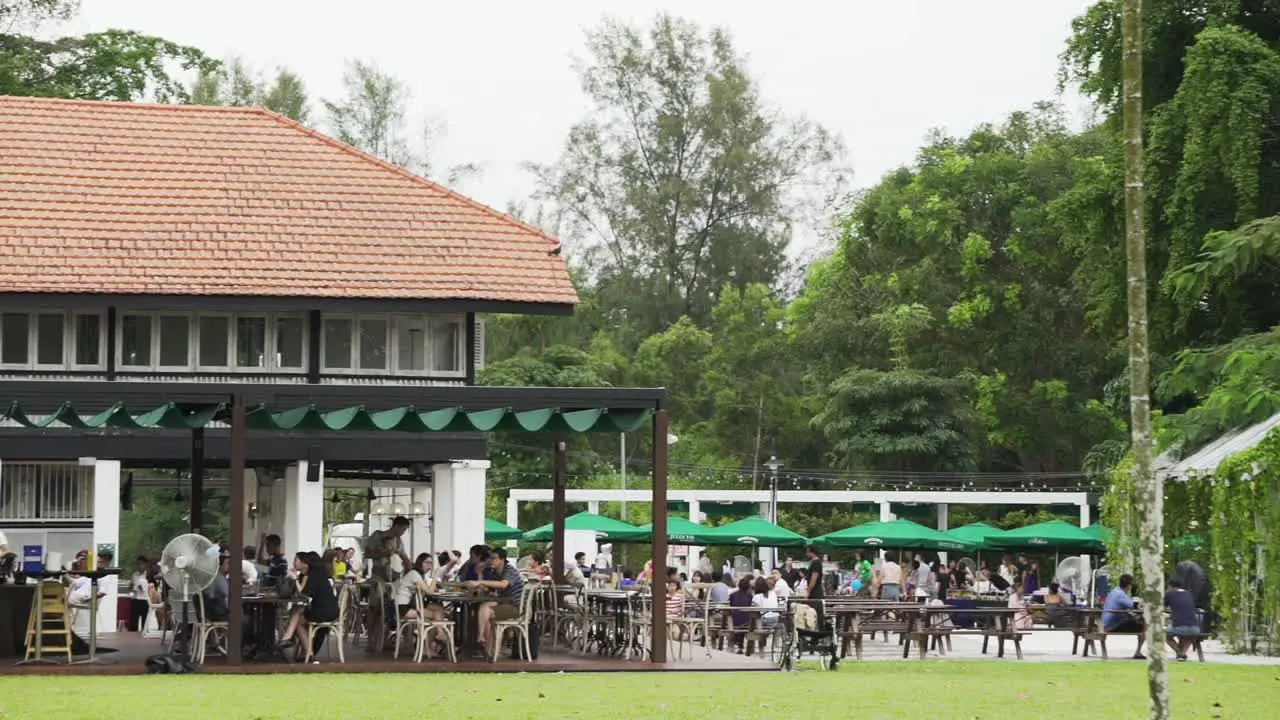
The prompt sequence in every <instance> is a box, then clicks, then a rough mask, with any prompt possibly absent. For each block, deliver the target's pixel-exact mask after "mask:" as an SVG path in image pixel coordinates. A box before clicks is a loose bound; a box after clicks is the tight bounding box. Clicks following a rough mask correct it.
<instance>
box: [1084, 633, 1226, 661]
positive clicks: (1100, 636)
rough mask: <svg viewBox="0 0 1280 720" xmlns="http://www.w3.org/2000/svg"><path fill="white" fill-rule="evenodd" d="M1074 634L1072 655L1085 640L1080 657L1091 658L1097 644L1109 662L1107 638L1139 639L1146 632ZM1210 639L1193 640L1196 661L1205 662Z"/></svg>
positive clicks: (1204, 635)
mask: <svg viewBox="0 0 1280 720" xmlns="http://www.w3.org/2000/svg"><path fill="white" fill-rule="evenodd" d="M1072 632H1073V633H1074V635H1075V637H1074V639H1073V640H1072V642H1071V654H1072V655H1075V654H1076V647H1077V645H1078V644H1079V642H1080V640H1081V639H1083V640H1084V651H1083V652H1082V653H1081V655H1080V657H1089V650H1090V648H1093V647H1094V646H1095V643H1096V646H1097V649H1098V650H1099V651H1100V652H1101V655H1102V659H1103V660H1108V659H1110V657H1109V656H1108V655H1107V637H1108V636H1113V635H1128V636H1130V637H1139V636H1141V635H1143V634H1145V632H1146V631H1141V632H1135V631H1132V630H1131V631H1127V632H1106V631H1098V630H1096V629H1085V628H1080V629H1073V630H1072ZM1209 637H1210V636H1209V635H1206V634H1204V633H1201V634H1200V635H1196V636H1195V637H1193V638H1191V649H1192V650H1195V651H1196V659H1197V660H1199V661H1200V662H1204V646H1203V645H1202V644H1201V643H1202V642H1203V641H1204V640H1206V639H1208V638H1209Z"/></svg>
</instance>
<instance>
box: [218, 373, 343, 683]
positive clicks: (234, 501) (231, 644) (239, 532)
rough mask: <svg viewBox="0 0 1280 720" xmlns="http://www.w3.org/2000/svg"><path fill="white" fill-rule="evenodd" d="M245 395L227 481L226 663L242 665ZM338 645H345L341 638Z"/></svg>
mask: <svg viewBox="0 0 1280 720" xmlns="http://www.w3.org/2000/svg"><path fill="white" fill-rule="evenodd" d="M244 402H245V401H244V395H242V394H239V393H237V394H236V395H233V396H232V398H231V470H230V477H229V478H228V480H229V481H230V483H231V518H230V520H231V523H230V524H231V539H230V541H229V542H228V544H229V545H230V546H231V578H230V582H229V583H227V584H228V586H229V587H228V590H229V595H230V597H229V598H228V601H227V604H228V605H229V606H230V607H229V608H227V609H228V611H229V615H228V617H227V664H228V665H239V664H241V663H242V662H244V655H243V654H242V650H241V641H242V639H243V638H244V601H243V594H244V583H243V582H242V581H241V579H240V565H241V563H242V562H243V560H244V551H243V549H242V548H243V546H244V518H245V514H246V513H247V512H248V508H247V507H246V506H245V496H244V466H245V450H246V444H247V442H246V437H245V431H246V429H245V406H244ZM338 642H342V639H341V638H338Z"/></svg>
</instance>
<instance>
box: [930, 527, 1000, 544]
mask: <svg viewBox="0 0 1280 720" xmlns="http://www.w3.org/2000/svg"><path fill="white" fill-rule="evenodd" d="M1002 532H1004V531H1003V530H1001V529H1000V528H998V527H992V526H991V525H988V524H986V523H984V522H976V523H969V524H968V525H964V526H962V527H958V528H956V529H954V530H946V531H944V532H943V533H942V534H943V535H946V536H947V537H950V538H951V539H953V540H958V541H960V542H962V543H966V544H968V545H972V546H973V547H974V548H977V549H981V548H982V547H983V546H985V545H986V544H987V538H990V537H993V536H995V535H999V534H1000V533H1002Z"/></svg>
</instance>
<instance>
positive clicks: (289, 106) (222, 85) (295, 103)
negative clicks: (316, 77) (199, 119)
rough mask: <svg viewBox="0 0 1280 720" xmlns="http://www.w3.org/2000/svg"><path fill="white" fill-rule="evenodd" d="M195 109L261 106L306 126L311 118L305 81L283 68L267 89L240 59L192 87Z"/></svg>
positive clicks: (202, 75)
mask: <svg viewBox="0 0 1280 720" xmlns="http://www.w3.org/2000/svg"><path fill="white" fill-rule="evenodd" d="M191 103H192V104H194V105H228V106H232V107H252V106H262V107H265V108H267V109H269V110H272V111H274V112H277V113H280V114H281V115H284V116H285V117H288V118H292V119H294V120H297V121H298V122H302V123H305V122H306V121H307V118H308V116H309V115H310V111H309V108H308V107H307V90H306V87H305V86H304V85H303V83H302V79H301V78H300V77H298V76H297V75H294V74H293V73H291V72H289V71H288V70H286V69H284V68H281V69H280V70H278V71H277V72H276V76H275V79H274V80H272V83H271V86H270V87H268V86H267V85H266V83H265V82H264V81H263V79H262V77H261V76H260V75H259V74H258V73H257V72H256V71H255V70H253V69H252V68H251V67H249V65H248V64H246V63H245V62H244V60H242V59H241V58H239V57H232V58H230V59H229V60H227V61H226V62H224V63H222V65H221V66H219V67H217V68H215V69H212V70H209V71H206V72H202V73H200V75H199V76H198V77H197V78H196V80H195V82H194V83H192V85H191Z"/></svg>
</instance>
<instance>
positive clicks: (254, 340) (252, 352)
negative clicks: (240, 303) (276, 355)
mask: <svg viewBox="0 0 1280 720" xmlns="http://www.w3.org/2000/svg"><path fill="white" fill-rule="evenodd" d="M266 364H267V319H266V318H262V317H241V318H236V367H241V368H260V367H265V366H266Z"/></svg>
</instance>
